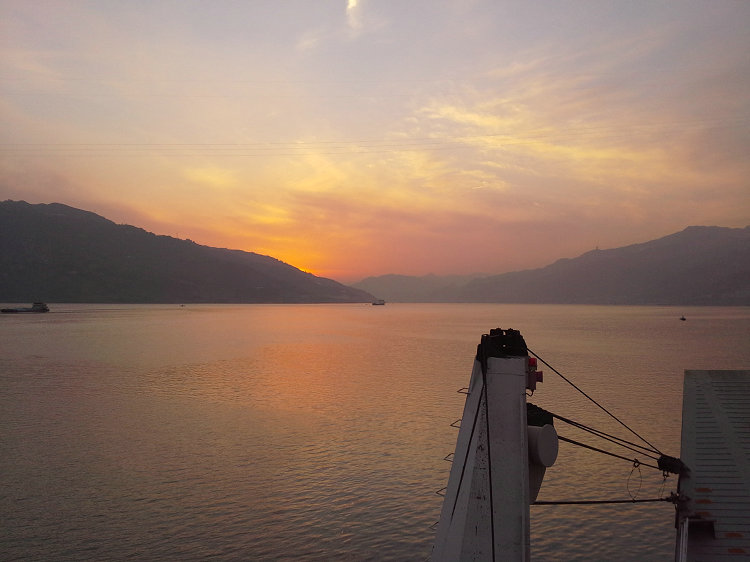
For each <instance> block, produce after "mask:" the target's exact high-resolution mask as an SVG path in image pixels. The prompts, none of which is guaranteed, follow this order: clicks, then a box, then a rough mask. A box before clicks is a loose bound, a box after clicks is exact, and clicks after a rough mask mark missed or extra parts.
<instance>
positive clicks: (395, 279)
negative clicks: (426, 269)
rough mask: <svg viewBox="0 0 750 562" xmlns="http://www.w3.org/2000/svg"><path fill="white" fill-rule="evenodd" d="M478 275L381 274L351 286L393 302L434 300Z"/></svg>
mask: <svg viewBox="0 0 750 562" xmlns="http://www.w3.org/2000/svg"><path fill="white" fill-rule="evenodd" d="M477 277H478V275H446V276H438V275H424V276H421V277H413V276H409V275H393V274H391V275H381V276H378V277H367V278H365V279H363V280H362V281H359V282H358V283H355V284H354V285H353V286H354V287H357V288H358V289H362V290H364V291H367V292H369V293H372V294H373V295H375V296H377V297H379V298H385V299H387V300H389V301H393V302H434V301H435V300H440V298H441V295H442V294H444V293H445V292H446V291H451V290H456V289H458V288H460V287H463V286H464V285H466V283H468V282H469V281H471V280H472V279H476V278H477Z"/></svg>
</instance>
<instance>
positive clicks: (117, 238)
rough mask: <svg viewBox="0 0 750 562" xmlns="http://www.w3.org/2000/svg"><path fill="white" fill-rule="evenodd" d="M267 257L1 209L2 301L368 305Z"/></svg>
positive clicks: (23, 209)
mask: <svg viewBox="0 0 750 562" xmlns="http://www.w3.org/2000/svg"><path fill="white" fill-rule="evenodd" d="M372 298H373V297H372V295H370V294H368V293H367V292H365V291H361V290H358V289H354V288H351V287H347V286H345V285H342V284H340V283H337V282H336V281H333V280H330V279H325V278H322V277H316V276H315V275H312V274H310V273H305V272H303V271H300V270H299V269H297V268H295V267H292V266H290V265H288V264H286V263H283V262H281V261H279V260H277V259H274V258H272V257H269V256H263V255H260V254H255V253H252V252H243V251H239V250H227V249H222V248H211V247H208V246H200V245H198V244H195V243H194V242H191V241H189V240H179V239H176V238H171V237H169V236H157V235H155V234H152V233H150V232H146V231H145V230H143V229H140V228H136V227H133V226H128V225H117V224H115V223H113V222H112V221H110V220H107V219H105V218H103V217H101V216H99V215H96V214H94V213H91V212H88V211H82V210H80V209H75V208H72V207H68V206H67V205H61V204H59V203H52V204H48V205H44V204H42V205H31V204H29V203H26V202H24V201H4V202H2V203H0V301H1V302H32V301H37V300H41V301H47V302H133V303H156V302H159V303H178V302H215V303H307V302H369V301H371V300H372Z"/></svg>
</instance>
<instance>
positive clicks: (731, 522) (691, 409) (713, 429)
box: [675, 370, 750, 562]
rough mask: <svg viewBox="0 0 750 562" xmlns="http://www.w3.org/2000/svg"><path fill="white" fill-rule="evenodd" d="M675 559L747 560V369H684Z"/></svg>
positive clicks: (749, 528) (749, 491)
mask: <svg viewBox="0 0 750 562" xmlns="http://www.w3.org/2000/svg"><path fill="white" fill-rule="evenodd" d="M680 458H681V459H682V461H683V462H684V463H685V464H686V465H687V467H688V468H689V469H690V472H689V473H688V474H687V475H683V476H682V477H681V479H680V495H681V496H683V497H686V498H687V501H686V502H685V503H684V504H683V505H682V507H681V508H680V510H679V517H678V537H677V538H678V540H677V551H676V553H675V554H676V556H675V559H676V560H678V561H682V560H689V561H704V560H705V561H710V562H717V561H722V560H731V561H734V562H738V561H740V560H750V371H746V370H745V371H685V379H684V394H683V403H682V443H681V454H680Z"/></svg>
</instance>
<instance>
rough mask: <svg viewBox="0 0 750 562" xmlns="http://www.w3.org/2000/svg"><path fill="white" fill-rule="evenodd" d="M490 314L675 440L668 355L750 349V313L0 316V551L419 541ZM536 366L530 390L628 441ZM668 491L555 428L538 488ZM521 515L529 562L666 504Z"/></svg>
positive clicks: (618, 546) (137, 310)
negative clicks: (552, 451)
mask: <svg viewBox="0 0 750 562" xmlns="http://www.w3.org/2000/svg"><path fill="white" fill-rule="evenodd" d="M683 314H684V315H685V316H686V317H687V321H685V322H681V321H680V320H679V317H680V316H681V315H683ZM495 327H503V328H515V329H518V330H520V331H521V332H522V334H523V335H524V337H525V339H526V342H527V344H528V346H529V348H530V349H532V350H533V351H534V352H536V353H538V354H539V355H540V356H541V357H542V358H543V359H545V360H546V361H548V362H549V363H550V364H552V365H553V366H554V367H555V368H557V369H558V370H560V371H561V372H562V373H563V374H565V375H566V376H567V377H569V378H571V379H572V380H573V381H574V382H575V383H576V384H578V385H579V386H581V387H582V388H583V389H584V390H585V391H586V392H588V393H589V394H591V395H592V396H593V397H594V398H596V399H597V400H599V401H600V402H602V403H603V404H604V405H606V406H607V407H609V408H610V409H611V410H613V411H614V413H616V414H617V415H618V416H619V417H621V418H622V419H623V420H624V421H626V423H628V424H629V425H630V426H632V427H633V428H634V429H635V430H636V431H638V432H639V433H641V434H642V435H643V436H644V437H646V438H647V439H649V441H651V442H652V443H653V444H654V445H656V446H657V447H659V448H660V449H661V450H662V451H664V452H665V453H667V454H671V455H675V456H678V455H679V435H680V417H681V395H682V375H683V370H684V369H701V368H703V369H709V368H710V369H741V368H748V366H750V346H748V341H749V338H748V336H750V310H748V309H747V308H708V307H707V308H684V309H676V308H664V307H596V306H547V305H545V306H541V305H540V306H529V305H479V304H477V305H463V304H461V305H458V304H456V305H452V304H441V305H434V304H424V305H408V304H388V305H386V306H384V307H372V306H370V305H306V306H296V305H294V306H293V305H237V306H229V305H227V306H208V305H203V306H191V305H189V306H186V307H184V308H180V307H173V306H102V305H53V312H51V313H49V314H46V315H27V316H16V315H14V316H10V315H4V316H2V317H0V427H2V432H1V433H0V513H2V516H0V517H2V528H3V533H2V534H1V535H0V557H2V558H3V559H5V560H19V559H54V560H79V559H100V560H103V559H122V558H126V557H133V558H141V559H181V560H185V559H194V560H198V559H205V558H207V557H216V558H218V559H248V560H251V559H252V560H284V559H287V560H299V559H305V560H424V559H425V558H426V557H427V556H428V555H429V553H430V548H431V545H432V541H433V536H434V531H432V530H431V529H430V526H431V525H432V524H433V523H434V522H436V521H437V519H438V517H439V512H440V506H441V501H442V499H441V497H440V496H438V495H436V494H435V490H438V489H440V488H442V487H443V486H445V485H446V484H447V478H448V471H449V468H450V465H449V463H448V462H446V461H444V460H443V457H445V455H446V454H447V453H450V452H452V451H453V448H454V446H455V439H456V435H457V432H456V430H455V429H454V428H452V427H450V424H451V422H453V421H455V420H456V419H458V418H459V417H460V416H461V412H462V408H463V398H464V395H462V394H458V393H456V390H458V389H459V388H461V387H464V386H466V385H467V384H468V381H469V376H470V373H471V367H472V361H473V357H474V353H475V350H476V345H477V343H478V342H479V338H480V336H481V334H482V333H486V332H487V331H489V329H491V328H495ZM541 369H542V370H544V371H545V379H544V383H543V384H541V385H540V387H539V389H538V390H537V392H536V393H535V395H534V396H533V397H532V398H531V399H530V401H531V402H533V403H535V404H538V405H540V406H542V407H545V408H547V409H549V410H551V411H553V412H555V413H558V414H560V415H563V416H567V417H570V418H573V419H576V420H578V421H582V422H584V423H587V424H589V425H593V426H595V427H597V428H601V429H603V430H605V431H609V432H612V433H617V434H618V435H622V436H623V437H626V438H629V436H628V435H626V434H624V433H623V431H622V430H621V429H620V428H618V427H617V426H616V424H614V422H612V421H611V420H609V419H608V418H606V417H605V416H604V415H603V414H602V413H601V412H600V411H597V409H596V408H595V407H593V406H592V405H591V404H589V403H587V402H586V401H585V400H584V399H583V398H582V397H580V395H578V394H577V393H576V392H575V391H573V390H572V389H571V388H570V387H569V386H567V385H566V384H565V383H564V382H563V381H562V380H561V379H559V378H558V377H556V376H555V375H553V374H552V373H551V372H550V370H549V369H548V368H546V367H541ZM556 425H557V429H558V432H559V433H560V434H562V435H566V436H568V437H572V438H576V439H580V440H587V439H586V438H585V437H581V436H579V435H576V434H575V433H574V432H573V431H572V430H570V429H568V428H567V427H565V426H560V425H558V424H556ZM588 441H589V442H590V439H588ZM596 444H597V445H599V446H601V443H596ZM626 456H630V455H629V454H628V455H626ZM642 460H646V459H642ZM675 486H676V479H675V478H670V479H669V480H668V481H667V482H666V484H665V485H664V487H663V489H662V479H661V474H660V473H658V472H657V471H651V470H649V469H647V468H645V467H641V469H640V474H639V472H638V471H637V470H634V469H633V467H632V465H631V464H630V463H628V462H625V461H619V460H616V459H612V458H610V457H605V456H603V455H598V454H596V453H592V452H590V451H585V450H583V449H579V448H574V447H572V446H570V445H566V444H561V451H560V456H559V458H558V462H557V464H556V465H555V466H553V467H552V468H551V469H549V470H548V471H547V476H546V478H545V483H544V484H543V486H542V490H541V494H540V497H539V499H540V500H563V499H629V498H630V497H631V494H633V495H637V497H640V498H649V497H657V496H659V495H665V494H667V493H668V492H669V491H670V490H671V489H674V487H675ZM639 487H640V488H639ZM531 514H532V553H533V558H534V559H535V560H575V559H598V560H644V559H648V560H654V559H670V558H671V556H672V548H673V541H674V529H673V515H674V511H673V508H672V506H671V505H670V504H667V503H664V504H661V503H659V504H644V505H638V506H629V505H628V506H624V507H623V506H614V507H603V508H602V507H597V508H593V507H585V508H581V507H541V506H537V507H532V512H531Z"/></svg>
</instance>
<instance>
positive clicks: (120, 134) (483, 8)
mask: <svg viewBox="0 0 750 562" xmlns="http://www.w3.org/2000/svg"><path fill="white" fill-rule="evenodd" d="M0 22H2V23H0V76H1V77H2V83H1V84H0V143H2V144H0V173H2V175H1V176H0V178H1V181H0V197H2V198H3V199H6V198H12V199H25V200H28V201H29V202H52V201H59V202H63V203H67V204H71V205H75V206H80V207H83V208H86V209H89V210H93V211H95V212H99V213H101V214H104V215H105V216H108V217H109V218H111V219H113V220H115V221H117V222H129V223H133V224H136V225H138V226H141V227H143V228H146V229H149V230H154V231H156V232H158V233H163V234H169V235H179V236H180V237H183V238H191V239H193V240H195V241H196V242H199V243H203V244H209V245H216V246H225V247H232V248H241V249H245V250H251V251H256V252H261V253H267V254H270V255H273V256H275V257H278V258H280V259H283V260H285V261H287V262H289V263H292V264H293V265H296V266H298V267H301V268H303V269H307V270H310V271H313V272H316V273H320V274H323V275H327V276H331V277H334V278H336V279H340V280H356V279H357V278H360V277H362V276H365V275H371V274H380V273H388V272H397V273H408V274H424V273H429V272H435V273H470V272H476V271H482V272H487V273H496V272H502V271H507V270H511V269H518V268H523V267H532V266H541V265H544V264H546V263H548V262H549V261H551V260H553V259H555V258H557V257H561V256H573V255H577V254H579V253H581V252H584V251H586V250H589V249H591V248H593V247H594V246H597V245H598V246H600V247H612V246H618V245H624V244H630V243H635V242H641V241H645V240H648V239H652V238H655V237H658V236H662V235H664V234H668V233H671V232H674V231H676V230H680V229H682V228H684V227H685V226H687V225H690V224H717V225H722V226H745V225H746V224H749V223H750V185H748V179H747V178H748V177H750V173H749V172H750V163H749V162H750V161H749V160H748V158H747V156H746V155H747V150H748V146H750V103H749V102H750V57H748V56H747V53H748V52H750V36H749V35H748V34H747V31H746V29H747V23H748V22H750V4H748V3H745V2H733V1H729V0H719V1H717V2H711V3H691V4H686V3H670V2H646V1H637V2H627V3H626V2H597V3H591V2H574V1H566V2H555V3H543V4H540V3H528V2H509V1H506V2H490V1H487V2H485V1H480V0H476V1H472V2H460V3H457V2H427V1H424V2H423V1H414V2H402V3H399V2H376V1H373V0H370V1H367V0H356V1H355V0H348V1H347V0H340V1H335V2H334V1H326V2H306V1H302V0H299V1H289V2H271V1H268V2H265V1H259V2H230V1H222V0H219V1H216V2H202V1H198V0H192V1H190V0H187V1H185V0H181V1H176V0H169V1H167V0H157V1H155V2H147V3H136V4H133V3H127V2H119V1H107V0H104V1H99V2H94V3H91V2H84V1H71V2H53V1H39V2H26V1H21V0H0Z"/></svg>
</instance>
